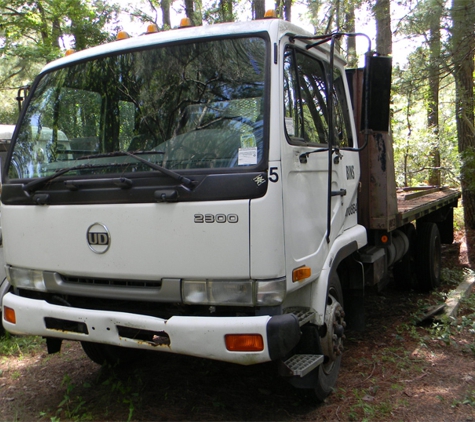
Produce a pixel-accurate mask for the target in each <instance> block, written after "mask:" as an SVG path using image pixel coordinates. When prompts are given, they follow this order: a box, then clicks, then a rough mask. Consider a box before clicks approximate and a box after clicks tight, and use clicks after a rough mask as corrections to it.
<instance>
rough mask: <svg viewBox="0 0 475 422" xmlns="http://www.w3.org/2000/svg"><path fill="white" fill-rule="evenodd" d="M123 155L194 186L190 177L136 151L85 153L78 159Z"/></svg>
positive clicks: (160, 152)
mask: <svg viewBox="0 0 475 422" xmlns="http://www.w3.org/2000/svg"><path fill="white" fill-rule="evenodd" d="M139 153H140V154H164V152H163V151H140V152H139ZM123 156H129V157H132V158H134V159H135V160H137V161H139V162H141V163H143V164H145V165H147V166H148V167H150V168H152V169H154V170H157V171H159V172H160V173H162V174H164V175H165V176H169V177H171V178H172V179H175V180H176V181H178V182H179V183H180V184H182V185H183V186H185V187H187V188H189V189H193V188H194V187H195V186H196V182H195V181H194V180H192V179H189V178H188V177H185V176H182V175H181V174H180V173H177V172H176V171H173V170H169V169H167V168H165V167H162V166H159V165H158V164H155V163H152V162H151V161H148V160H146V159H145V158H142V157H139V156H138V155H137V153H133V154H132V153H131V152H128V151H114V152H109V153H104V154H98V155H87V156H84V157H80V158H79V160H86V159H90V158H101V157H123Z"/></svg>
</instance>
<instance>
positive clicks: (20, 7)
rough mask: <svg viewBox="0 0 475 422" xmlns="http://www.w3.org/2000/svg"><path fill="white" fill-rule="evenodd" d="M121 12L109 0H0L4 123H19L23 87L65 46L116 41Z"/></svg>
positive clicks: (0, 89) (0, 82)
mask: <svg viewBox="0 0 475 422" xmlns="http://www.w3.org/2000/svg"><path fill="white" fill-rule="evenodd" d="M119 12H120V7H119V6H117V5H110V4H109V3H108V2H107V1H106V0H99V1H95V2H90V1H87V0H52V1H44V0H41V1H36V2H24V1H22V0H0V57H2V66H1V68H0V102H1V104H2V107H0V124H15V123H16V119H17V116H18V106H17V103H16V101H15V97H16V91H17V89H18V87H20V86H24V85H27V84H29V83H31V82H32V80H33V78H34V76H35V75H36V74H37V73H38V71H39V70H40V69H41V68H42V67H43V66H44V65H45V64H46V63H47V62H49V61H51V60H54V59H56V58H58V57H60V56H62V50H65V49H66V48H69V47H72V48H76V49H84V48H87V47H90V46H93V45H97V44H100V43H103V42H104V41H107V40H110V39H111V37H113V35H112V34H111V33H110V32H111V29H112V28H113V27H114V25H115V26H117V25H118V20H117V19H118V14H119ZM107 28H108V29H107Z"/></svg>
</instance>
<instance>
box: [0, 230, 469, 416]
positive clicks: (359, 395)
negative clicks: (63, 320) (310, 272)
mask: <svg viewBox="0 0 475 422" xmlns="http://www.w3.org/2000/svg"><path fill="white" fill-rule="evenodd" d="M474 240H475V233H469V235H468V236H466V237H465V236H464V235H462V234H459V235H458V236H457V239H456V241H455V242H454V244H452V245H450V246H444V247H443V264H444V267H445V268H447V269H449V274H450V270H452V269H454V268H461V267H466V268H473V266H474V265H475V251H474V250H473V249H471V248H470V247H469V246H467V245H475V243H474ZM456 284H457V282H450V281H446V282H444V285H443V286H442V288H441V289H440V291H439V292H438V293H432V294H420V293H416V292H412V291H411V292H401V291H397V290H395V289H391V288H390V287H389V288H388V289H387V290H386V291H384V292H383V293H382V294H379V295H374V296H371V297H370V298H369V300H368V303H367V306H366V309H367V315H366V318H367V329H366V331H365V332H364V333H358V332H347V340H346V343H345V352H344V356H343V363H342V368H341V371H340V377H339V380H338V383H337V388H336V391H335V392H334V393H333V394H332V395H331V396H330V397H329V398H328V399H327V400H326V402H325V403H323V404H320V405H316V404H314V403H312V402H310V401H309V400H308V398H306V397H305V396H304V395H303V394H302V392H301V391H299V390H295V389H293V388H292V387H291V386H290V385H289V384H288V383H286V381H285V380H283V379H281V378H278V377H277V376H276V372H277V371H276V367H275V365H274V364H272V363H270V364H265V365H260V366H252V367H241V366H236V365H231V364H226V363H222V362H213V361H207V360H198V359H195V358H190V357H183V356H173V355H168V354H159V353H155V354H152V355H150V356H148V357H147V358H146V359H143V360H142V361H140V362H137V363H136V364H133V365H129V366H127V367H125V368H121V369H120V370H118V369H105V368H101V367H99V366H98V365H96V364H94V363H93V362H91V361H89V360H88V358H86V356H85V355H84V353H83V352H82V349H81V347H80V345H79V344H77V343H74V342H65V343H64V344H63V348H62V352H61V353H60V354H56V355H49V356H48V355H47V353H46V347H42V348H40V349H37V352H35V353H33V354H28V353H22V352H21V351H19V352H18V353H17V354H16V356H15V357H5V356H4V357H0V420H2V421H33V420H41V421H46V420H52V421H58V420H100V421H106V420H107V421H109V420H137V421H145V420H150V421H152V420H153V421H181V420H196V421H198V420H200V421H204V420H207V421H271V420H276V421H316V420H318V421H330V420H331V421H348V420H358V421H359V420H373V421H384V420H401V421H474V420H475V411H474V409H475V359H474V358H475V334H474V331H475V324H474V319H475V315H474V312H475V311H474V310H473V306H472V308H469V307H468V306H465V307H462V308H461V310H460V311H459V315H458V318H457V320H456V321H454V325H453V326H452V327H451V328H450V329H447V326H446V325H445V326H444V325H439V326H437V325H435V326H432V329H431V328H430V326H429V327H428V326H417V325H415V324H414V322H415V320H416V316H417V315H420V314H421V313H422V312H423V311H424V309H425V308H426V307H427V305H428V304H437V303H441V302H443V300H444V294H443V292H446V291H448V290H451V289H453V288H454V287H455V286H456ZM444 327H445V328H444Z"/></svg>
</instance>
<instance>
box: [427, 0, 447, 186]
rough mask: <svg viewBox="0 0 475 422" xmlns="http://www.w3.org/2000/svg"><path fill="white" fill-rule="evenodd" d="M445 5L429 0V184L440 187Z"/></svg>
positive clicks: (437, 0) (438, 0) (435, 0)
mask: <svg viewBox="0 0 475 422" xmlns="http://www.w3.org/2000/svg"><path fill="white" fill-rule="evenodd" d="M442 11H443V4H442V1H441V0H429V10H428V12H429V13H428V17H429V51H430V54H429V86H428V93H427V94H428V95H427V127H428V128H429V129H430V130H431V131H432V132H433V133H434V136H435V142H434V145H433V147H432V153H431V159H432V166H431V167H432V169H431V171H430V172H429V184H430V185H433V186H440V184H441V180H440V151H439V142H438V141H439V86H440V58H441V57H440V53H441V40H440V20H441V18H442Z"/></svg>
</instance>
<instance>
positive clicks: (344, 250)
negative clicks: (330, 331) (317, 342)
mask: <svg viewBox="0 0 475 422" xmlns="http://www.w3.org/2000/svg"><path fill="white" fill-rule="evenodd" d="M366 243H367V236H366V229H365V228H364V227H363V226H360V225H356V226H354V227H352V228H351V229H348V230H346V231H344V232H343V233H342V234H341V235H340V236H339V237H337V238H336V239H335V241H334V242H333V245H332V246H331V248H330V252H329V253H328V256H327V258H326V260H325V263H324V265H323V269H322V271H321V273H320V275H319V277H318V279H317V280H315V282H314V283H313V286H312V300H311V307H312V308H313V309H315V311H316V312H317V325H322V324H323V321H324V317H325V308H326V302H327V294H328V280H330V278H331V276H332V275H333V274H334V273H335V272H336V270H337V269H338V266H339V265H340V263H341V262H342V261H343V260H344V259H345V258H347V257H348V256H350V255H351V254H352V253H354V252H356V251H357V250H358V249H360V248H362V247H363V246H364V245H366Z"/></svg>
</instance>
